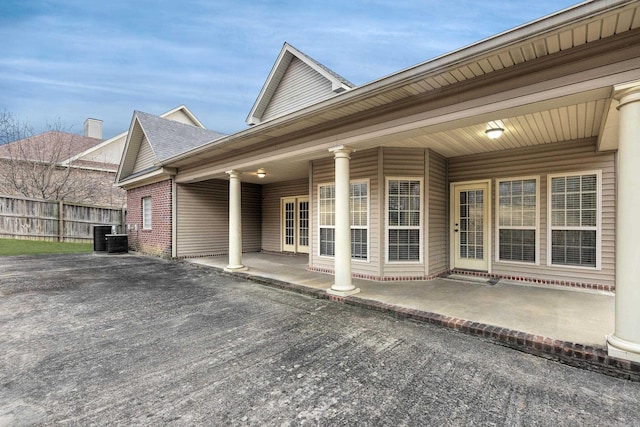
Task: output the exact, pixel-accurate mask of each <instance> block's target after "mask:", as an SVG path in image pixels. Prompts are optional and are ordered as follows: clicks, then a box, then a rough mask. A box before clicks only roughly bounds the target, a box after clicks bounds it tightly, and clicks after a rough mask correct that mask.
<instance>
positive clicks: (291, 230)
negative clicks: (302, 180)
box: [281, 196, 310, 254]
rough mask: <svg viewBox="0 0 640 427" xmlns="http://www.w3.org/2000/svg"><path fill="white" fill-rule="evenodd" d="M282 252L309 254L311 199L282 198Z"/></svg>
mask: <svg viewBox="0 0 640 427" xmlns="http://www.w3.org/2000/svg"><path fill="white" fill-rule="evenodd" d="M281 203H282V214H281V217H282V251H283V252H301V253H307V254H308V253H309V238H310V235H309V197H308V196H299V197H283V198H282V202H281Z"/></svg>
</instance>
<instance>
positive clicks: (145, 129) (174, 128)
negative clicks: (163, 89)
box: [116, 111, 226, 181]
mask: <svg viewBox="0 0 640 427" xmlns="http://www.w3.org/2000/svg"><path fill="white" fill-rule="evenodd" d="M224 136H226V135H225V134H222V133H219V132H215V131H212V130H208V129H203V128H201V127H197V126H193V125H189V124H186V123H180V122H176V121H174V120H170V119H166V118H162V117H158V116H154V115H152V114H147V113H143V112H141V111H135V112H134V114H133V119H132V121H131V126H130V127H129V132H128V135H127V139H126V143H125V148H124V153H123V156H122V162H121V163H120V167H119V169H118V174H117V177H116V181H118V180H119V179H120V177H128V176H130V175H133V174H137V173H140V172H148V171H151V170H154V169H157V168H158V166H156V164H157V163H158V162H162V161H164V160H166V159H168V158H170V157H173V156H176V155H179V154H181V153H183V152H185V151H189V150H191V149H193V148H196V147H199V146H200V145H203V144H207V143H209V142H212V141H214V140H217V139H220V138H223V137H224Z"/></svg>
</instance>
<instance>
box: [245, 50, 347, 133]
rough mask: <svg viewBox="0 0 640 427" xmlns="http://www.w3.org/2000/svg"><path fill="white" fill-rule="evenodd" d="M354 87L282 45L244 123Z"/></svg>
mask: <svg viewBox="0 0 640 427" xmlns="http://www.w3.org/2000/svg"><path fill="white" fill-rule="evenodd" d="M353 87H354V84H353V83H351V82H349V81H348V80H347V79H345V78H344V77H342V76H340V75H339V74H337V73H335V72H333V71H331V70H330V69H329V68H327V67H325V66H324V65H322V64H320V63H319V62H318V61H316V60H315V59H313V58H311V57H310V56H308V55H306V54H304V53H302V52H301V51H299V50H298V49H296V48H295V47H293V46H291V45H290V44H288V43H285V44H284V46H283V47H282V50H281V51H280V54H279V55H278V58H277V60H276V62H275V64H274V66H273V68H272V69H271V73H269V76H268V77H267V80H266V82H265V83H264V85H263V87H262V90H261V91H260V94H259V95H258V98H257V99H256V102H255V103H254V105H253V108H251V112H250V113H249V116H248V117H247V120H246V122H247V124H249V125H255V124H258V123H261V122H263V121H265V120H269V119H270V118H273V117H277V116H280V115H282V114H286V113H287V112H290V111H291V110H292V109H298V108H302V107H305V106H308V105H311V104H313V103H316V102H318V101H320V100H323V99H326V98H329V97H331V96H333V95H335V94H337V93H340V92H344V91H346V90H349V89H351V88H353Z"/></svg>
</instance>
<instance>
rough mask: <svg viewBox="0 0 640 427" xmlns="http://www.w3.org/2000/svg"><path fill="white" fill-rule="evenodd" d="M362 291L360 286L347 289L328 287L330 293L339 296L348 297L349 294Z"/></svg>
mask: <svg viewBox="0 0 640 427" xmlns="http://www.w3.org/2000/svg"><path fill="white" fill-rule="evenodd" d="M358 292H360V288H352V289H346V290H340V289H333V286H332V287H331V288H329V289H327V293H328V294H329V295H337V296H339V297H348V296H349V295H353V294H357V293H358Z"/></svg>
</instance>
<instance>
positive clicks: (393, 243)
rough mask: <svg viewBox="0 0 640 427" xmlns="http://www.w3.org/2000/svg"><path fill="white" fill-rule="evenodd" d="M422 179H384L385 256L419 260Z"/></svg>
mask: <svg viewBox="0 0 640 427" xmlns="http://www.w3.org/2000/svg"><path fill="white" fill-rule="evenodd" d="M421 198H422V181H421V180H418V179H387V259H388V261H391V262H394V261H420V259H421V258H420V253H421V250H420V247H421V244H420V240H421V239H420V228H421V218H422V203H421Z"/></svg>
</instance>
